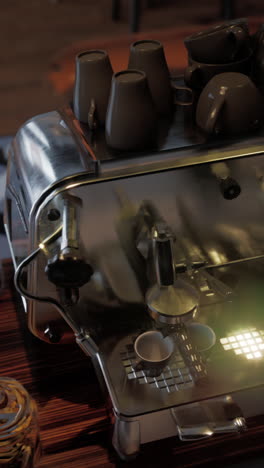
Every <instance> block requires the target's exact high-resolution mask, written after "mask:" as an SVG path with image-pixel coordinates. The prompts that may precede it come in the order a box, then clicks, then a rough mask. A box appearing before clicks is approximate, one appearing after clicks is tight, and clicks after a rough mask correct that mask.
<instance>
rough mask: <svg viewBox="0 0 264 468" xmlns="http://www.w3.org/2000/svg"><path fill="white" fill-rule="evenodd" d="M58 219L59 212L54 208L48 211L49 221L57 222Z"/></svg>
mask: <svg viewBox="0 0 264 468" xmlns="http://www.w3.org/2000/svg"><path fill="white" fill-rule="evenodd" d="M59 218H60V212H59V210H57V209H56V208H51V209H50V210H49V211H48V219H49V221H57V219H59Z"/></svg>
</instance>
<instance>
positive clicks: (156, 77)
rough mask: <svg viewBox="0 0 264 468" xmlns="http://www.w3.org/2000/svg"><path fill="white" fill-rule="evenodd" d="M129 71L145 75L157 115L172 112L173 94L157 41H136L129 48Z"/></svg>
mask: <svg viewBox="0 0 264 468" xmlns="http://www.w3.org/2000/svg"><path fill="white" fill-rule="evenodd" d="M128 68H129V69H138V70H142V71H143V72H145V73H146V76H147V80H148V85H149V89H150V92H151V95H152V99H153V101H154V103H155V106H156V109H157V111H158V113H159V114H162V115H170V114H171V113H172V112H173V92H172V87H171V80H170V73H169V69H168V65H167V62H166V58H165V55H164V50H163V46H162V44H161V43H160V42H159V41H153V40H144V41H136V42H134V43H133V44H132V45H131V47H130V56H129V62H128Z"/></svg>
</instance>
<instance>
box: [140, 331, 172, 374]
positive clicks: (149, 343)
mask: <svg viewBox="0 0 264 468" xmlns="http://www.w3.org/2000/svg"><path fill="white" fill-rule="evenodd" d="M134 351H135V354H136V362H135V364H133V368H134V369H135V370H144V373H145V374H146V375H148V376H149V377H158V376H159V375H160V374H161V372H162V370H163V369H164V367H165V366H166V365H167V364H168V362H169V360H170V358H171V356H172V353H173V351H174V341H173V339H172V338H171V337H170V336H166V337H164V336H163V335H162V333H161V332H160V331H157V330H150V331H147V332H144V333H142V334H141V335H139V336H138V337H137V338H136V340H135V343H134Z"/></svg>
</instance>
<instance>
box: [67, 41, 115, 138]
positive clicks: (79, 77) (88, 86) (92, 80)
mask: <svg viewBox="0 0 264 468" xmlns="http://www.w3.org/2000/svg"><path fill="white" fill-rule="evenodd" d="M112 76H113V69H112V66H111V63H110V60H109V57H108V55H107V53H106V52H105V51H104V50H87V51H85V52H81V53H80V54H78V55H77V57H76V70H75V85H74V94H73V109H74V113H75V116H76V117H77V119H78V120H80V122H83V123H88V124H89V126H90V128H91V129H94V128H95V127H96V126H98V125H99V126H103V125H104V123H105V118H106V109H107V105H108V98H109V94H110V87H111V80H112Z"/></svg>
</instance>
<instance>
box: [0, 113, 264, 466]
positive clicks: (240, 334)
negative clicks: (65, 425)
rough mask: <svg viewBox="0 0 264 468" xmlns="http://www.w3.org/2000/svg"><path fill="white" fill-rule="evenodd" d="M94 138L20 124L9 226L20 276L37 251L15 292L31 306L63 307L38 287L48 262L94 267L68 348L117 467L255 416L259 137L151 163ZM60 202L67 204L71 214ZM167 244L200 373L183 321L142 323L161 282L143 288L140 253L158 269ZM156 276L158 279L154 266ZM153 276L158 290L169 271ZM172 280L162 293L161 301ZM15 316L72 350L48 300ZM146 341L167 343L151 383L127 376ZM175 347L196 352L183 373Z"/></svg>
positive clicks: (260, 335) (262, 189) (165, 151)
mask: <svg viewBox="0 0 264 468" xmlns="http://www.w3.org/2000/svg"><path fill="white" fill-rule="evenodd" d="M174 137H175V136H174ZM89 138H90V137H89V135H88V136H87V135H86V134H85V131H84V130H83V128H81V127H80V126H79V125H78V124H77V123H76V121H75V120H74V118H73V117H72V115H71V113H70V112H61V113H60V112H57V111H54V112H50V113H48V114H44V115H40V116H37V117H35V118H33V119H31V120H29V121H28V122H27V123H26V124H25V125H24V126H23V127H22V128H21V129H20V130H19V132H18V134H17V135H16V137H15V138H14V140H13V142H12V144H11V146H10V150H9V162H8V174H7V186H6V206H5V225H6V232H7V235H8V239H9V243H10V248H11V251H12V255H13V261H14V265H15V267H16V268H19V266H20V265H21V262H23V261H24V260H25V259H26V258H27V257H28V256H29V255H30V254H31V253H32V252H33V251H35V250H36V249H39V253H38V255H36V257H35V258H34V260H32V261H31V262H30V263H29V265H28V269H27V272H26V273H25V274H24V275H23V278H22V279H23V284H24V287H25V288H26V290H27V291H29V292H30V294H32V296H33V297H42V298H43V297H49V298H54V300H55V301H57V302H59V301H60V297H59V294H58V288H57V287H56V285H55V284H54V283H53V282H52V281H50V280H49V277H48V275H47V265H48V264H49V262H50V261H51V259H53V258H54V256H56V255H58V253H59V252H64V253H65V252H66V254H65V255H67V251H68V250H69V249H75V251H76V252H77V251H78V255H80V257H81V258H82V259H84V261H85V262H86V264H88V265H89V266H91V271H92V274H91V277H90V279H89V281H87V282H86V283H85V284H83V285H82V286H80V287H79V288H78V298H77V300H76V301H75V303H74V304H73V305H72V308H71V310H72V320H73V323H75V324H76V326H77V328H78V330H82V333H83V334H82V336H81V338H80V337H79V339H78V337H77V341H78V342H79V344H80V345H81V347H82V348H83V349H84V350H85V352H86V353H88V354H90V355H91V357H92V359H93V361H94V364H95V367H96V368H97V370H98V372H99V378H100V380H102V382H103V385H106V387H107V389H108V392H109V395H110V398H111V401H112V405H113V411H114V415H115V418H116V423H115V428H114V436H113V443H114V446H115V447H116V449H117V451H118V452H119V454H120V456H121V457H122V458H125V459H126V458H129V457H130V456H134V455H135V454H136V453H137V452H138V450H139V447H140V444H141V443H145V442H148V441H151V440H156V439H161V438H164V437H169V436H172V435H175V436H176V435H177V434H178V435H179V436H180V437H181V439H182V440H193V439H194V438H204V437H210V436H212V435H213V434H214V433H218V432H225V431H227V432H234V431H239V430H244V429H245V419H244V418H247V417H249V416H253V415H256V414H261V413H264V403H263V401H264V398H263V385H264V377H263V375H264V373H263V370H264V315H263V311H262V308H263V297H262V293H261V289H263V287H262V280H263V276H264V245H263V239H264V224H263V212H264V184H263V180H264V179H263V177H264V144H263V143H264V135H263V134H262V133H259V134H257V135H254V136H253V137H250V138H244V139H239V140H238V139H234V140H230V141H227V142H217V141H216V142H213V143H212V142H209V143H208V142H207V143H206V142H204V141H202V139H201V140H199V138H200V137H197V139H196V140H195V139H193V140H192V139H191V140H190V141H189V140H188V138H187V137H186V140H185V142H184V143H182V142H181V144H180V145H179V144H177V141H178V142H179V136H177V135H176V137H175V138H174V140H173V138H172V137H171V140H168V139H167V140H166V141H167V143H166V144H164V145H163V146H162V148H160V149H159V151H157V150H153V151H152V152H151V151H150V152H149V153H142V154H126V155H125V154H122V155H120V154H117V153H114V152H110V151H108V150H106V149H105V147H104V144H103V143H101V142H100V141H99V142H96V141H95V142H94V141H93V140H92V138H90V139H89ZM172 140H173V141H174V142H173V143H172ZM168 141H169V143H168ZM227 179H229V181H230V180H231V181H233V182H234V183H235V187H239V190H237V191H235V192H236V193H235V195H234V197H233V196H232V193H233V192H232V190H233V189H232V190H231V196H229V195H228V194H227V195H226V192H225V187H224V185H225V183H226V181H227ZM229 194H230V193H229ZM65 200H68V201H67V203H70V204H71V203H73V204H72V205H71V207H70V209H69V210H68V211H67V212H66V211H65V206H66V205H65V203H66V202H65ZM76 200H78V203H77V202H76V204H75V201H76ZM144 203H145V204H146V203H147V204H148V203H150V204H151V206H154V207H155V210H156V211H157V213H159V214H161V217H162V222H161V220H160V219H159V220H158V222H157V225H158V224H159V223H160V224H162V223H165V226H166V229H165V230H164V229H163V227H164V225H162V226H163V227H162V229H163V230H162V229H161V230H160V231H159V228H158V227H157V228H155V229H156V231H155V233H154V235H153V237H151V233H150V230H149V229H148V226H146V225H145V224H144V223H143V224H142V225H141V226H140V227H138V226H137V222H138V223H139V224H140V222H141V221H142V216H140V215H139V213H140V212H141V211H142V206H143V207H144V206H145V205H144ZM140 210H141V211H140ZM65 213H66V215H65ZM67 213H68V214H67ZM67 216H68V218H67ZM67 223H68V224H67ZM146 224H147V223H146ZM65 226H66V228H65ZM67 226H68V227H67ZM61 228H62V230H63V229H64V231H63V232H64V239H63V235H60V234H59V235H57V236H56V238H54V240H52V241H49V242H45V240H46V239H49V238H51V237H52V235H53V233H54V232H56V231H57V232H59V233H60V229H61ZM165 231H166V232H165ZM65 232H66V234H67V235H66V237H65ZM151 232H152V231H151ZM164 232H165V234H164ZM168 232H169V234H168V235H167V233H168ZM157 233H158V234H157ZM149 236H150V237H149ZM159 236H160V237H159ZM162 236H163V237H162ZM164 236H165V239H166V240H168V239H169V242H170V247H171V251H170V252H172V255H173V261H172V264H173V275H175V276H176V277H177V281H184V282H186V284H188V288H190V291H191V290H192V291H193V290H195V291H197V294H198V295H199V305H197V306H196V303H195V300H196V299H194V297H195V295H193V297H192V298H191V299H190V303H191V305H190V307H189V309H188V310H189V311H190V312H189V314H190V315H188V320H187V325H186V324H184V325H183V327H185V325H186V327H187V328H188V321H189V320H191V321H193V320H195V321H196V322H199V323H202V324H205V325H207V326H209V327H211V328H212V329H213V331H214V333H215V335H216V343H215V345H214V347H213V348H212V350H211V352H210V354H209V355H203V353H200V354H201V355H202V361H203V363H204V367H203V368H201V366H200V364H199V362H200V361H199V359H198V358H197V356H196V354H197V353H198V354H199V352H198V351H197V350H196V351H195V350H194V351H192V348H191V344H190V345H187V347H186V344H185V345H184V343H183V342H184V340H185V339H186V337H185V331H184V330H186V328H181V324H180V322H181V320H180V321H179V320H178V318H175V320H174V319H173V320H170V319H168V317H167V313H166V310H165V312H164V314H163V313H162V314H161V315H162V319H161V320H160V321H159V320H156V319H155V317H154V318H153V310H154V309H153V306H150V309H151V308H152V314H151V313H149V307H148V303H147V298H148V291H150V290H151V288H153V287H155V285H156V281H161V280H160V277H159V275H158V279H156V280H155V279H154V280H152V276H151V275H150V276H149V275H148V260H146V258H147V259H149V258H150V257H149V256H148V255H147V254H146V252H147V251H148V250H149V249H152V247H153V245H154V244H155V245H154V247H155V248H153V249H152V253H153V255H154V257H155V252H156V250H155V249H156V246H157V239H158V240H159V239H161V241H163V240H164ZM166 236H167V237H166ZM77 238H78V239H77ZM153 243H154V244H153ZM166 258H167V257H166ZM166 258H165V260H166ZM153 264H154V270H155V258H154V259H153V258H152V263H151V265H152V266H153ZM158 268H159V265H158ZM162 268H163V273H161V276H162V275H163V280H164V275H165V276H166V274H167V273H168V274H169V270H167V269H166V261H165V266H164V262H163V267H162ZM155 271H157V268H156V270H155ZM164 271H165V273H164ZM166 272H167V273H166ZM150 278H151V279H150ZM174 279H175V278H173V279H172V282H171V283H170V281H169V280H168V282H167V283H166V285H164V283H162V282H161V283H160V284H159V287H160V290H161V291H162V293H163V292H164V290H165V289H164V288H167V287H170V286H169V285H174V284H175V283H174ZM166 281H167V279H166V278H165V282H166ZM73 290H74V288H73V289H72V290H71V293H72V291H73ZM166 291H168V290H167V289H166ZM177 291H178V292H179V289H178V290H177V289H175V294H176V296H177ZM190 295H192V294H191V293H190ZM166 300H167V299H166ZM24 305H25V311H26V317H27V321H28V326H29V328H30V330H31V331H32V333H33V334H34V335H36V336H37V337H39V338H40V339H42V340H46V341H58V342H59V341H60V342H65V341H68V340H72V339H73V338H74V333H73V332H72V330H71V329H70V327H69V326H68V325H67V323H66V322H64V320H63V318H62V315H61V314H60V312H59V311H58V307H55V306H54V304H53V303H52V302H51V301H50V302H48V301H46V302H43V301H42V302H41V301H38V300H24ZM185 305H186V301H185ZM165 308H166V307H165ZM154 312H155V314H156V315H157V313H159V311H158V312H157V309H155V310H154ZM155 314H154V315H155ZM161 315H160V316H161ZM176 315H177V314H176ZM176 315H175V317H176ZM164 317H165V318H164ZM166 317H167V318H166ZM177 317H178V316H177ZM164 321H165V325H164ZM164 327H165V329H164ZM166 327H167V328H166ZM152 329H159V330H160V329H161V330H163V332H164V330H165V334H166V333H168V334H171V335H172V336H173V337H174V339H175V352H174V353H173V356H172V358H171V359H170V361H169V363H168V364H167V366H166V367H165V368H164V369H163V372H162V373H161V374H160V376H148V375H147V374H146V373H145V372H144V370H138V369H135V366H134V364H133V362H134V359H135V353H134V348H133V343H134V341H135V339H136V338H137V336H138V335H139V334H141V333H143V332H145V331H147V330H152ZM54 337H55V338H54ZM89 340H90V341H89ZM181 340H182V341H181ZM89 343H90V345H91V346H90V347H89ZM180 343H182V345H181V344H180ZM93 344H95V346H94V347H93ZM262 345H263V346H262ZM188 346H189V347H188ZM184 347H185V350H186V349H189V350H191V351H190V356H189V361H188V359H186V356H185V357H184V351H183V349H184ZM54 352H56V347H54ZM195 353H196V354H195ZM187 354H188V353H187ZM192 361H193V362H196V364H195V365H194V368H192ZM202 361H201V362H202ZM199 372H202V373H203V372H205V373H206V376H205V378H202V379H200V378H199ZM203 377H204V375H203ZM155 421H158V422H159V423H158V424H155Z"/></svg>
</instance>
